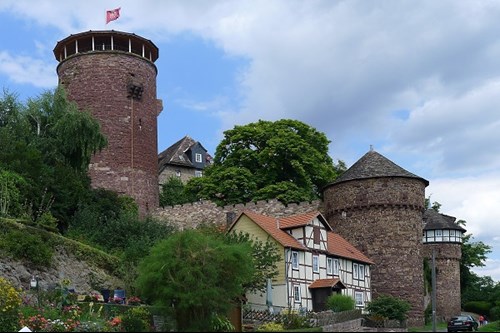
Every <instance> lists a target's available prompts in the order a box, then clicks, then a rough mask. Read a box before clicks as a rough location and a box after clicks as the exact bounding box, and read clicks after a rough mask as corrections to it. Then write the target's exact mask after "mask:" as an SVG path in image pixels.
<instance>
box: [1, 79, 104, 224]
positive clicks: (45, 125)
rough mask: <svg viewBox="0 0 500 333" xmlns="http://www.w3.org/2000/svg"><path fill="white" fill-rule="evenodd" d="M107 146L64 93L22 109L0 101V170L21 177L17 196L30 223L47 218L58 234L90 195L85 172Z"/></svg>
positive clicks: (95, 126)
mask: <svg viewBox="0 0 500 333" xmlns="http://www.w3.org/2000/svg"><path fill="white" fill-rule="evenodd" d="M105 145H106V138H105V137H104V136H103V134H102V133H101V132H100V126H99V123H98V122H97V120H95V119H93V118H92V117H91V115H90V113H88V112H86V111H80V110H78V108H77V106H76V104H75V103H72V102H69V101H68V100H67V98H66V95H65V92H64V89H63V88H58V89H56V90H54V91H53V92H52V91H46V92H45V93H43V94H42V95H40V96H39V97H37V98H31V99H29V100H28V101H27V103H26V105H22V104H21V103H19V102H18V101H17V99H16V97H15V96H14V95H12V94H8V93H5V92H4V97H3V98H2V99H0V146H1V147H2V149H1V150H0V167H1V168H3V169H4V170H9V171H11V172H15V173H17V174H19V175H20V176H21V177H23V178H24V180H25V181H26V186H24V188H23V191H22V192H21V193H20V197H22V199H23V200H22V201H23V202H25V203H26V207H25V210H24V212H25V214H27V215H30V216H31V219H32V220H33V221H35V222H36V221H37V220H38V219H39V218H41V217H42V216H49V215H48V214H49V213H50V214H51V215H52V216H53V217H54V218H55V219H56V220H57V221H59V226H60V228H61V229H65V228H66V227H67V224H68V221H69V219H70V218H71V217H72V216H73V214H74V212H75V211H76V210H77V207H78V205H79V203H80V201H81V198H83V197H85V196H86V195H87V194H86V193H87V192H88V191H89V190H90V179H89V178H88V176H87V168H88V164H89V162H90V159H91V157H92V155H93V154H94V153H95V152H97V151H99V150H100V149H102V148H103V147H104V146H105Z"/></svg>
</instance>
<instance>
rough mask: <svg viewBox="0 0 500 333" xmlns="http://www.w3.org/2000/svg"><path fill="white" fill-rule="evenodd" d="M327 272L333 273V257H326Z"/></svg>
mask: <svg viewBox="0 0 500 333" xmlns="http://www.w3.org/2000/svg"><path fill="white" fill-rule="evenodd" d="M326 274H328V275H332V274H333V258H326Z"/></svg>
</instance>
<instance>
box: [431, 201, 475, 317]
mask: <svg viewBox="0 0 500 333" xmlns="http://www.w3.org/2000/svg"><path fill="white" fill-rule="evenodd" d="M455 220H456V218H455V217H453V216H449V215H445V214H441V213H439V212H437V211H435V210H434V209H428V210H426V211H425V212H424V233H423V235H424V237H423V255H424V258H426V259H427V260H428V262H431V260H432V257H433V254H434V258H435V260H434V261H435V268H436V316H437V317H438V318H440V319H442V320H445V321H446V320H449V319H450V318H451V317H452V316H456V315H457V313H460V311H461V302H460V299H461V295H460V260H461V259H462V239H463V235H464V233H465V231H466V230H465V229H464V228H462V227H461V226H460V225H458V224H457V223H455Z"/></svg>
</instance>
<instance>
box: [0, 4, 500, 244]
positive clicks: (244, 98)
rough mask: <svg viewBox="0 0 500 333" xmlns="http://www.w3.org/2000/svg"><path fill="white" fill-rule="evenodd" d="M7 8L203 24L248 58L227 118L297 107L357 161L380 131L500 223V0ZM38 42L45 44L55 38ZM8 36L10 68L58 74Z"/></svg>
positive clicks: (458, 203) (446, 207)
mask: <svg viewBox="0 0 500 333" xmlns="http://www.w3.org/2000/svg"><path fill="white" fill-rule="evenodd" d="M116 7H121V8H122V11H121V15H122V16H121V17H120V19H119V20H116V21H113V22H112V24H110V25H105V24H104V12H105V10H106V9H111V8H116ZM7 8H9V10H10V11H11V13H13V15H16V16H17V17H19V18H23V19H24V20H25V22H26V24H27V25H30V24H33V22H36V24H37V25H39V26H42V27H49V28H55V29H57V31H59V32H60V36H58V37H59V40H60V39H62V38H65V37H67V36H68V35H69V34H72V33H75V32H80V31H86V30H91V29H92V30H100V29H115V30H124V31H133V32H134V33H137V34H139V35H141V36H145V37H146V38H148V39H151V40H152V41H153V42H155V43H156V44H159V43H162V42H165V41H168V40H169V39H171V38H173V37H175V35H176V34H179V33H185V32H189V33H193V34H195V35H197V36H201V38H202V39H204V40H205V41H207V42H210V43H214V44H215V45H217V46H218V47H219V48H220V49H222V50H224V51H225V52H226V54H227V55H228V56H238V57H244V58H245V59H248V67H246V68H242V69H241V72H239V73H238V79H239V81H238V84H239V86H238V89H239V93H240V94H241V100H239V101H238V105H237V106H235V105H220V106H215V107H219V108H220V110H218V112H217V113H215V114H216V115H219V116H220V118H221V121H222V130H225V129H229V128H232V127H233V126H234V125H235V124H245V123H248V122H251V121H256V120H257V119H266V120H276V119H279V118H292V119H298V120H301V121H304V122H306V123H308V124H310V125H312V126H314V127H316V128H317V129H318V130H320V131H322V132H325V133H326V135H327V137H328V138H329V139H330V140H332V141H333V143H332V145H331V147H332V149H333V151H332V153H333V154H334V155H335V156H336V158H340V159H342V160H346V161H347V162H354V161H355V160H356V159H358V158H360V157H361V156H362V153H363V152H362V153H358V152H356V150H358V149H359V147H361V146H363V147H366V148H364V152H366V151H367V150H368V144H376V147H375V148H376V149H378V147H383V149H378V150H385V151H388V152H390V153H391V155H395V156H402V155H405V156H411V157H413V158H415V159H414V160H413V162H411V163H408V164H409V165H412V166H415V168H413V167H412V168H407V169H408V170H409V171H411V172H414V173H416V174H419V175H420V176H423V177H425V178H427V179H429V180H430V182H431V184H430V186H429V188H428V189H427V192H428V193H429V194H432V196H433V197H432V198H433V200H436V201H439V202H441V203H442V204H443V207H442V211H443V213H445V214H449V215H453V216H456V217H457V218H459V219H464V220H466V221H467V222H468V224H467V226H466V227H467V229H468V230H469V232H471V233H473V234H474V235H475V236H476V237H478V238H480V239H484V240H485V241H487V242H488V241H493V238H492V237H497V236H499V235H498V231H496V230H498V228H497V227H496V221H498V220H499V218H500V213H499V209H498V208H497V207H496V206H497V205H498V203H499V202H500V175H499V173H498V171H497V170H498V169H499V167H500V148H499V145H498V142H500V113H499V112H498V105H500V94H498V91H499V88H500V62H499V61H498V59H499V58H500V41H499V39H498V31H499V30H500V20H498V17H500V2H497V1H476V0H462V1H455V0H441V1H435V0H428V1H425V0H423V1H418V2H414V1H400V0H381V1H365V0H359V1H356V0H350V1H330V0H325V1H321V0H319V1H298V0H283V1H278V0H275V1H267V0H247V1H245V0H241V1H229V0H221V1H160V0H157V1H153V0H150V1H147V0H145V1H139V2H138V1H129V0H122V1H120V2H118V1H109V2H106V3H103V2H102V1H100V0H88V1H86V2H83V1H80V2H75V1H71V2H68V1H66V2H61V1H51V0H39V1H36V2H33V1H29V0H15V1H14V0H4V1H2V2H1V3H0V11H5V10H7ZM36 27H37V28H38V26H36ZM53 43H54V40H53V36H50V45H51V46H52V45H53ZM35 45H36V47H37V49H40V50H43V45H44V42H43V41H37V42H36V44H35ZM3 48H5V46H0V72H1V73H3V74H4V75H7V76H8V77H9V78H10V80H13V81H14V80H16V82H24V83H28V82H29V83H31V84H33V85H36V86H40V87H48V86H51V85H53V84H54V83H55V82H56V79H55V73H54V70H53V69H54V67H55V65H49V66H47V64H48V62H49V60H37V59H33V58H22V57H17V56H16V58H14V56H13V55H12V54H10V53H7V52H2V49H3ZM161 52H168V50H161ZM50 56H52V55H50ZM213 97H214V98H215V97H216V96H213ZM204 100H205V101H206V100H208V101H210V100H211V98H210V97H206V98H204ZM189 101H192V102H191V103H190V104H189V105H190V106H191V107H194V108H205V107H207V104H204V102H203V101H201V102H202V103H200V101H199V100H197V101H194V100H193V99H192V98H191V96H189ZM214 101H215V102H217V100H214ZM214 105H215V104H212V105H210V107H214ZM400 111H404V112H403V114H404V116H401V113H400V114H398V112H400ZM397 114H398V115H397ZM214 132H216V133H217V134H216V135H219V136H220V132H221V128H218V129H217V130H214ZM395 162H396V163H398V161H397V160H395ZM424 171H425V172H424ZM424 173H425V174H424ZM467 175H473V176H467ZM457 177H459V178H457Z"/></svg>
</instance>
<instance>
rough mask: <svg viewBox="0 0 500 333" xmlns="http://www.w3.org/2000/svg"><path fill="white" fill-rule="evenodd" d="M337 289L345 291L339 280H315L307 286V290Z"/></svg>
mask: <svg viewBox="0 0 500 333" xmlns="http://www.w3.org/2000/svg"><path fill="white" fill-rule="evenodd" d="M335 286H337V287H339V288H342V289H345V288H346V287H345V285H344V284H343V283H342V281H340V279H339V278H335V279H317V280H315V281H314V282H313V283H311V284H310V285H309V289H314V288H333V287H335Z"/></svg>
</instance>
